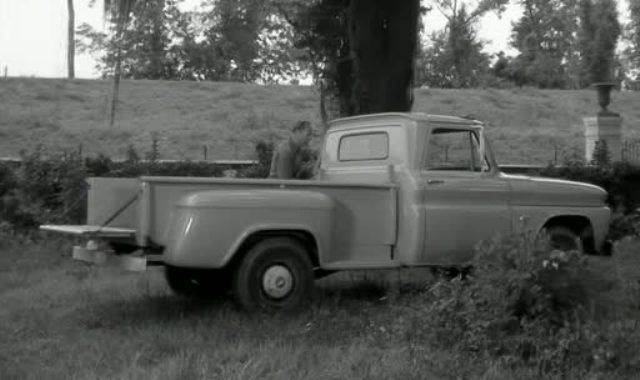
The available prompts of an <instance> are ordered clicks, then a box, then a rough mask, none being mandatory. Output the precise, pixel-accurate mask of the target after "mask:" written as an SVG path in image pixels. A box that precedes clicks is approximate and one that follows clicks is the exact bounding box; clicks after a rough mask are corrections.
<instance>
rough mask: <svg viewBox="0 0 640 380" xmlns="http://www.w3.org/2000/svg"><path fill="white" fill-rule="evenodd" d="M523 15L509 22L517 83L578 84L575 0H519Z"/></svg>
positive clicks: (576, 85) (542, 86)
mask: <svg viewBox="0 0 640 380" xmlns="http://www.w3.org/2000/svg"><path fill="white" fill-rule="evenodd" d="M520 4H521V5H522V8H523V15H522V17H521V18H520V20H518V21H516V22H514V23H513V32H512V35H511V42H510V43H511V46H513V47H514V48H516V49H518V51H519V54H518V56H517V57H516V59H515V60H514V61H513V63H512V71H513V73H514V79H515V80H516V81H517V82H518V84H519V85H524V84H527V85H533V86H537V87H540V88H569V87H573V88H575V87H578V85H579V75H578V72H577V71H578V70H577V69H576V68H577V66H578V64H577V61H578V57H577V54H576V46H575V35H576V33H577V30H578V20H577V9H576V7H577V0H521V1H520Z"/></svg>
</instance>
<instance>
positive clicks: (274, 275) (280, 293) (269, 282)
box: [262, 265, 293, 298]
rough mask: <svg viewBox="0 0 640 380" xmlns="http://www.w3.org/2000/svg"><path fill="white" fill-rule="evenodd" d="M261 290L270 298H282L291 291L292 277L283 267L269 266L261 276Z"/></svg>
mask: <svg viewBox="0 0 640 380" xmlns="http://www.w3.org/2000/svg"><path fill="white" fill-rule="evenodd" d="M262 289H263V290H264V292H265V293H266V294H267V296H269V297H271V298H284V297H286V296H287V295H288V294H289V293H290V292H291V289H293V276H292V275H291V272H290V271H289V269H288V268H287V267H285V266H282V265H273V266H270V267H269V268H267V270H266V271H264V275H262Z"/></svg>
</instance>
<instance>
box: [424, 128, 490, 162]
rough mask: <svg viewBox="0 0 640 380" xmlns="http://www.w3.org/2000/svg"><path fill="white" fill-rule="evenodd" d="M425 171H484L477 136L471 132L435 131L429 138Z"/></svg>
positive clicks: (454, 130)
mask: <svg viewBox="0 0 640 380" xmlns="http://www.w3.org/2000/svg"><path fill="white" fill-rule="evenodd" d="M425 169H426V170H457V171H473V172H480V171H482V164H481V161H480V149H479V143H478V137H477V135H476V134H475V133H474V132H473V131H469V130H456V129H443V128H441V129H434V130H433V131H432V133H431V136H430V137H429V145H428V147H427V160H426V163H425Z"/></svg>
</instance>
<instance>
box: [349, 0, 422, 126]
mask: <svg viewBox="0 0 640 380" xmlns="http://www.w3.org/2000/svg"><path fill="white" fill-rule="evenodd" d="M419 14H420V0H405V1H400V2H398V1H394V0H352V1H351V3H350V5H349V41H350V45H351V58H352V60H353V64H354V72H355V77H356V80H355V81H354V83H353V86H354V87H353V90H354V91H353V102H354V103H355V104H354V114H365V113H376V112H407V111H410V110H411V106H412V104H413V94H412V89H411V86H412V83H413V71H414V64H415V62H414V61H415V54H416V47H417V40H418V26H419V24H418V17H419Z"/></svg>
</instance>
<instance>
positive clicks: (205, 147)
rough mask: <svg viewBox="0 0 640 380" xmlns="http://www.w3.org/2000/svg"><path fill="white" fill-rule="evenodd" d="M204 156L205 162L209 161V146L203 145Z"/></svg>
mask: <svg viewBox="0 0 640 380" xmlns="http://www.w3.org/2000/svg"><path fill="white" fill-rule="evenodd" d="M202 156H204V160H205V161H206V160H207V146H206V145H203V146H202Z"/></svg>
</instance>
